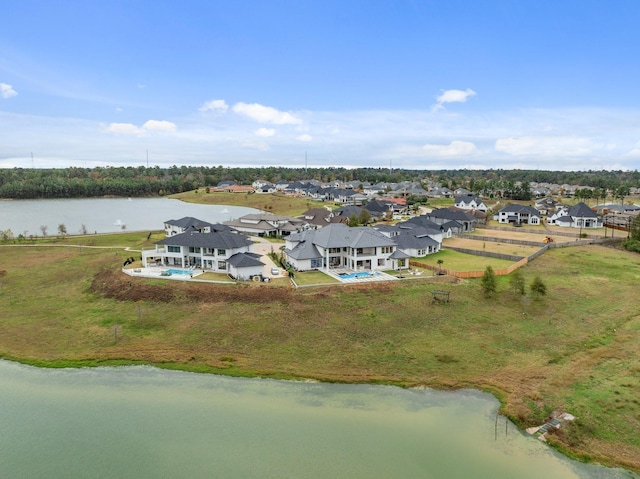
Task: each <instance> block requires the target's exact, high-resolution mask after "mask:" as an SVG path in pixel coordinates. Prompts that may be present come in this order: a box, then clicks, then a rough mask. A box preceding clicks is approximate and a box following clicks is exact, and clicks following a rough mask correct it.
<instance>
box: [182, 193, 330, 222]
mask: <svg viewBox="0 0 640 479" xmlns="http://www.w3.org/2000/svg"><path fill="white" fill-rule="evenodd" d="M170 198H174V199H178V200H182V201H186V202H189V203H199V204H204V205H229V206H245V207H247V208H256V209H258V210H262V211H266V212H268V213H276V214H279V215H286V216H298V215H300V214H302V213H304V212H305V211H307V210H308V209H309V208H317V207H322V206H324V203H319V202H317V201H310V200H309V198H297V197H293V196H287V195H284V194H273V195H272V194H269V195H262V194H258V193H222V192H216V193H206V192H205V190H197V192H196V191H186V192H184V193H178V194H175V195H171V196H170Z"/></svg>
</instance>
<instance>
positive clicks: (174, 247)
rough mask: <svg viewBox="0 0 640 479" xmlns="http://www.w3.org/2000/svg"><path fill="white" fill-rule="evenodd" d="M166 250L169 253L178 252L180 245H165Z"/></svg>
mask: <svg viewBox="0 0 640 479" xmlns="http://www.w3.org/2000/svg"><path fill="white" fill-rule="evenodd" d="M167 251H168V252H169V253H179V252H180V246H167Z"/></svg>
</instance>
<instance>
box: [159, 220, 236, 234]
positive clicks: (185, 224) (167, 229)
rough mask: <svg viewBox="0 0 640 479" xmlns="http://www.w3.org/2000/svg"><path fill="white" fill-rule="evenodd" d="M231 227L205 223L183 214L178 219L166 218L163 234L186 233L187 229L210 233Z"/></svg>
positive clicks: (227, 229)
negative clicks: (182, 216)
mask: <svg viewBox="0 0 640 479" xmlns="http://www.w3.org/2000/svg"><path fill="white" fill-rule="evenodd" d="M230 230H231V228H229V227H227V226H224V225H221V224H213V223H207V222H206V221H202V220H199V219H197V218H193V217H191V216H185V217H184V218H180V219H179V220H167V221H165V222H164V234H165V236H167V237H169V236H174V235H177V234H180V233H186V232H187V231H197V232H199V233H211V232H212V231H230Z"/></svg>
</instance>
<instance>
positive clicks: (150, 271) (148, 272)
mask: <svg viewBox="0 0 640 479" xmlns="http://www.w3.org/2000/svg"><path fill="white" fill-rule="evenodd" d="M168 269H174V270H177V269H180V270H182V268H177V267H175V266H174V267H168V266H148V267H146V268H131V269H123V270H122V271H124V272H125V273H126V274H128V275H129V276H142V277H144V278H162V279H177V280H182V281H187V280H190V279H193V278H195V277H197V276H198V275H200V274H202V270H201V269H194V270H192V271H189V274H170V275H164V274H162V273H163V272H165V271H167V270H168ZM183 271H187V270H183Z"/></svg>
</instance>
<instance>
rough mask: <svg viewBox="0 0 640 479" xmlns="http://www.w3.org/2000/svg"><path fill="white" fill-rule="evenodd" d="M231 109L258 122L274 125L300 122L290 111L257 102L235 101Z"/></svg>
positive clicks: (297, 123)
mask: <svg viewBox="0 0 640 479" xmlns="http://www.w3.org/2000/svg"><path fill="white" fill-rule="evenodd" d="M232 110H233V111H234V112H235V113H238V114H240V115H244V116H246V117H249V118H251V119H252V120H254V121H257V122H258V123H272V124H274V125H299V124H301V123H302V120H301V119H300V118H297V117H296V116H294V115H293V114H291V113H288V112H285V111H279V110H276V109H275V108H272V107H270V106H264V105H260V104H259V103H242V102H240V103H236V104H235V105H233V108H232Z"/></svg>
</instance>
